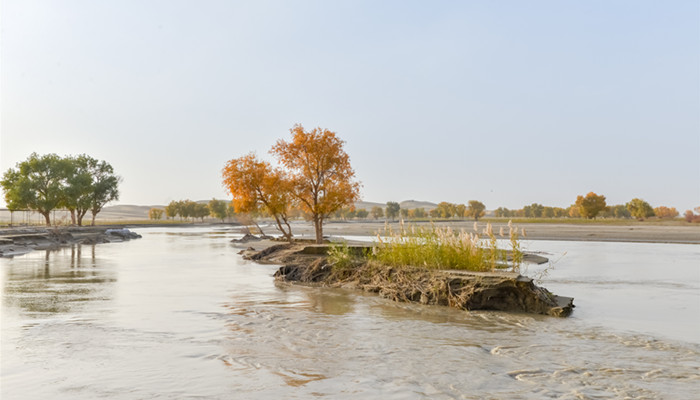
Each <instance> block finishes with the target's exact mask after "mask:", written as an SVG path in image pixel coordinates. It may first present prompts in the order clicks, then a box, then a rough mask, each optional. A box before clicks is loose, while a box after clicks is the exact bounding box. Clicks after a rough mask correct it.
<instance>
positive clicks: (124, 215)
mask: <svg viewBox="0 0 700 400" xmlns="http://www.w3.org/2000/svg"><path fill="white" fill-rule="evenodd" d="M152 207H157V208H163V207H164V206H135V205H128V204H124V205H118V206H106V207H105V208H103V209H102V211H101V212H100V213H99V214H97V219H109V220H119V219H126V220H129V219H148V210H150V209H151V208H152ZM88 214H89V213H88Z"/></svg>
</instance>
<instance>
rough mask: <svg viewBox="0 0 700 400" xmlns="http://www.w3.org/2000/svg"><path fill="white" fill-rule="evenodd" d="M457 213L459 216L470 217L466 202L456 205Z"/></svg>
mask: <svg viewBox="0 0 700 400" xmlns="http://www.w3.org/2000/svg"><path fill="white" fill-rule="evenodd" d="M455 215H456V216H457V217H460V218H462V217H468V216H469V214H468V212H467V206H466V205H465V204H457V205H456V206H455Z"/></svg>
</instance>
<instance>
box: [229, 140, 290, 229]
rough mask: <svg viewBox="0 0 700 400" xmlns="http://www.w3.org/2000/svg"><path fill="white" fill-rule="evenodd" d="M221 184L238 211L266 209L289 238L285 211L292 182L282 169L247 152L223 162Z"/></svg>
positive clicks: (264, 210)
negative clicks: (231, 197) (230, 196)
mask: <svg viewBox="0 0 700 400" xmlns="http://www.w3.org/2000/svg"><path fill="white" fill-rule="evenodd" d="M222 176H223V184H224V187H226V189H228V191H229V192H230V193H231V195H232V196H233V201H232V203H233V207H234V209H235V211H236V212H237V213H257V212H265V213H268V214H269V215H271V216H272V217H273V218H274V219H275V223H276V224H277V228H278V229H279V230H280V232H282V234H283V235H284V237H285V238H286V239H287V240H290V241H291V240H292V228H291V227H290V225H289V217H288V212H289V210H290V207H291V203H292V198H291V190H292V181H290V180H289V179H288V178H287V176H286V174H285V173H284V171H282V170H280V169H275V168H272V166H271V165H270V163H268V162H267V161H262V160H259V159H258V158H257V157H256V156H255V154H253V153H250V154H248V155H245V156H243V157H239V158H234V159H232V160H229V161H228V163H226V166H225V167H224V169H223V171H222Z"/></svg>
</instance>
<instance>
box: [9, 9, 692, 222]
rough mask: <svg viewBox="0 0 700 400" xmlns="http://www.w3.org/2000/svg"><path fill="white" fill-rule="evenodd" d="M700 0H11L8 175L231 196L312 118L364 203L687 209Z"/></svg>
mask: <svg viewBox="0 0 700 400" xmlns="http://www.w3.org/2000/svg"><path fill="white" fill-rule="evenodd" d="M699 4H700V3H698V2H697V1H696V0H691V1H638V0H633V1H610V0H605V1H520V0H518V1H416V2H410V1H376V0H375V1H357V0H353V1H248V2H237V1H172V0H166V1H143V0H139V1H127V0H118V1H117V0H114V1H91V0H84V1H67V0H60V1H55V0H53V1H28V0H3V1H2V3H1V6H2V9H1V15H2V17H1V18H2V20H1V23H2V38H1V40H2V41H1V57H2V58H1V65H0V67H1V71H0V77H1V81H0V84H1V86H0V94H1V112H2V113H1V118H2V120H1V124H0V129H1V137H0V169H2V171H5V170H7V169H8V168H10V167H14V166H15V164H16V163H17V162H19V161H22V160H24V159H26V158H27V156H28V155H29V154H30V153H31V152H38V153H40V154H42V153H50V152H53V153H57V154H60V155H66V154H79V153H87V154H89V155H91V156H93V157H95V158H99V159H104V160H107V161H108V162H110V163H111V164H112V165H113V166H114V168H115V169H116V172H117V173H118V174H119V175H121V176H122V177H123V179H124V181H123V183H122V185H121V192H122V195H121V200H120V201H119V202H118V203H121V204H144V205H150V204H165V203H167V202H169V201H170V200H179V199H185V198H189V199H193V200H205V199H210V198H212V197H216V198H225V197H226V193H225V191H224V190H223V189H222V187H221V177H220V172H221V168H222V167H223V166H224V164H225V162H226V161H227V160H229V159H231V158H233V157H239V156H241V155H244V154H246V153H248V152H250V151H256V152H257V154H258V155H259V156H262V157H265V158H269V157H270V156H269V155H268V150H269V148H270V147H271V146H272V145H273V144H274V142H275V141H276V140H277V139H280V138H285V139H286V138H288V137H289V129H290V128H291V127H292V126H293V125H294V124H295V123H301V124H303V125H304V126H305V127H307V128H313V127H317V126H320V127H323V128H328V129H330V130H333V131H335V132H337V134H338V135H339V136H340V137H341V138H342V139H344V140H345V141H346V142H347V144H346V151H347V152H348V154H349V155H350V159H351V162H352V164H353V166H354V167H355V171H356V173H357V177H358V178H359V180H360V181H361V182H362V183H363V189H362V197H363V199H365V200H368V201H378V202H386V201H389V200H396V201H400V200H407V199H417V200H427V201H433V202H439V201H450V202H455V203H466V202H467V201H468V200H470V199H477V200H481V201H483V202H484V203H485V204H486V206H487V208H489V209H493V208H496V207H499V206H505V207H508V208H520V207H522V206H523V205H526V204H530V203H533V202H538V203H542V204H545V205H552V206H563V207H565V206H567V205H569V204H571V203H573V202H574V201H575V199H576V196H577V195H579V194H585V193H588V192H589V191H594V192H596V193H598V194H603V195H605V196H606V197H607V199H608V204H619V203H624V202H627V201H629V200H630V199H632V198H633V197H641V198H643V199H645V200H647V201H649V202H650V203H651V204H652V205H653V206H658V205H667V206H674V207H677V208H678V209H679V210H680V211H681V212H683V211H684V210H685V209H689V208H692V207H694V206H699V205H700V27H699V26H700V5H699ZM1 205H3V206H4V201H2V204H1Z"/></svg>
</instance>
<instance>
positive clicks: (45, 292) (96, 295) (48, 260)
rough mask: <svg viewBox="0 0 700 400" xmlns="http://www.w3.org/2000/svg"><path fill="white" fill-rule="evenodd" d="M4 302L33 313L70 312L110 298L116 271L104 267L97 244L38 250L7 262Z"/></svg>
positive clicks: (29, 313)
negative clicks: (86, 304) (100, 261)
mask: <svg viewBox="0 0 700 400" xmlns="http://www.w3.org/2000/svg"><path fill="white" fill-rule="evenodd" d="M3 273H4V279H3V303H4V305H5V307H8V306H9V307H11V308H12V307H14V308H16V309H17V310H18V311H20V312H23V313H27V314H28V315H30V316H41V315H43V314H47V313H48V314H52V313H66V312H70V311H72V310H73V309H74V308H76V307H80V306H81V304H82V303H84V302H90V301H96V300H107V299H109V298H110V297H111V294H110V290H109V289H110V287H111V286H112V285H113V284H114V282H116V280H117V278H116V273H115V272H113V271H110V270H108V269H105V268H100V266H99V259H98V258H97V256H96V248H95V245H94V244H93V245H81V244H76V245H73V246H71V247H70V248H63V249H58V250H55V249H54V250H45V251H41V252H40V251H36V252H33V253H30V254H27V255H25V256H23V257H17V258H14V259H12V260H9V261H8V262H7V265H6V266H5V268H4V271H3Z"/></svg>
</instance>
